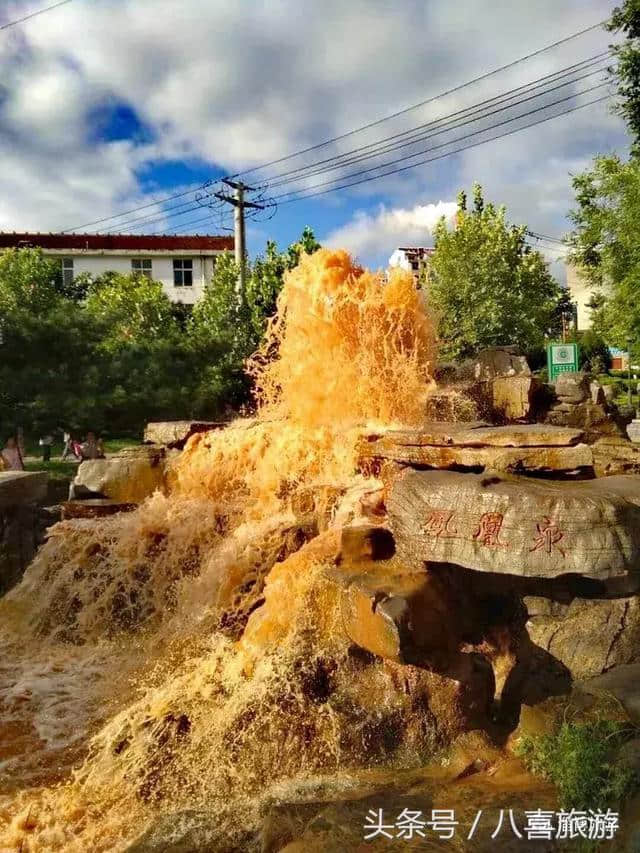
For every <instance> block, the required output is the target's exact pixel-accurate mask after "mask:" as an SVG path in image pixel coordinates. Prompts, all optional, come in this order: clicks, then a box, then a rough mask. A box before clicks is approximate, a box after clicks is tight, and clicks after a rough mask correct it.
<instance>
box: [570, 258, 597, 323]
mask: <svg viewBox="0 0 640 853" xmlns="http://www.w3.org/2000/svg"><path fill="white" fill-rule="evenodd" d="M567 288H568V289H569V292H570V293H571V299H572V300H573V302H575V304H576V306H577V327H578V329H579V331H581V332H584V331H586V330H587V329H590V328H591V322H592V318H591V309H590V308H589V302H590V301H591V296H592V293H593V285H591V284H589V281H588V280H587V278H586V276H585V275H583V273H582V272H581V270H580V268H579V267H576V266H574V265H573V264H570V263H567Z"/></svg>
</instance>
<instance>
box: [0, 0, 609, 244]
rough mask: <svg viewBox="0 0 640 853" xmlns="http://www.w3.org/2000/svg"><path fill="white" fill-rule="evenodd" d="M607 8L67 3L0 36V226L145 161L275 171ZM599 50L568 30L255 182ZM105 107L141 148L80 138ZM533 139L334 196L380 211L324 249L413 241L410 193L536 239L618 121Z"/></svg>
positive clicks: (132, 192)
mask: <svg viewBox="0 0 640 853" xmlns="http://www.w3.org/2000/svg"><path fill="white" fill-rule="evenodd" d="M613 5H614V2H613V0H565V2H563V3H562V4H558V3H557V2H556V0H538V2H536V3H534V4H522V3H513V2H510V1H509V0H458V2H456V3H454V4H452V3H450V2H448V0H431V2H430V3H424V0H401V2H397V3H389V2H388V0H351V2H349V3H344V0H325V2H323V3H317V2H316V0H269V2H267V0H256V2H254V3H251V4H249V5H247V4H246V3H242V2H240V3H239V2H233V0H208V2H207V3H203V2H201V0H181V2H178V3H176V2H175V0H92V2H91V3H81V2H74V3H69V4H67V5H65V6H62V7H59V8H58V9H55V10H53V11H51V12H49V13H47V14H43V15H40V16H38V17H36V18H33V19H32V20H30V21H28V22H26V23H25V24H22V25H20V26H17V27H14V28H11V29H10V30H6V31H4V32H3V34H2V37H1V38H0V156H2V157H3V169H2V173H1V174H0V228H9V229H12V228H19V227H30V228H42V229H50V228H51V229H58V228H66V227H70V226H73V225H76V224H78V223H79V222H83V221H88V220H91V219H98V218H100V217H102V216H108V215H109V214H111V213H113V212H115V211H118V210H122V209H126V208H128V207H133V206H135V204H136V203H138V204H139V203H142V202H143V201H144V200H145V199H144V198H143V197H142V195H143V194H142V193H141V191H140V187H139V185H138V181H137V179H136V169H137V168H138V167H139V166H140V165H141V164H142V163H144V162H145V159H149V160H151V159H153V160H154V161H155V162H162V160H163V158H164V159H168V158H189V157H198V158H202V159H204V160H205V161H206V162H208V163H210V164H212V165H213V164H216V165H218V166H219V167H221V168H222V169H224V170H226V171H237V170H238V169H241V168H247V167H248V166H250V165H255V164H259V163H261V162H264V161H268V160H272V159H277V158H279V157H282V156H283V155H286V154H288V153H289V152H290V151H293V150H298V149H301V148H303V147H305V146H307V145H311V144H313V143H315V142H317V141H318V140H321V139H326V138H329V137H332V136H335V135H337V134H340V133H342V132H344V131H346V130H349V129H351V128H353V127H356V126H358V125H360V124H364V123H366V122H368V121H371V120H374V119H377V118H379V117H380V116H383V115H387V114H389V113H392V112H394V111H396V110H397V109H399V108H402V107H404V106H406V105H408V104H412V103H416V102H419V101H421V100H423V99H424V98H426V97H428V96H430V95H433V94H435V93H437V92H441V91H444V90H447V89H450V88H451V87H453V86H455V85H456V84H459V83H462V82H464V81H465V80H468V79H470V78H472V77H475V76H477V75H478V73H481V72H482V71H486V70H489V69H491V68H495V67H496V66H498V65H501V64H502V63H506V62H509V61H511V60H513V59H515V58H516V57H517V56H519V55H522V54H524V53H525V52H527V51H530V50H534V49H536V48H538V47H540V46H541V45H545V44H548V43H549V42H550V41H553V40H554V39H556V38H559V37H561V36H562V35H564V34H568V33H571V32H574V31H576V30H578V29H580V28H582V27H584V26H586V25H587V24H589V23H591V22H595V21H598V20H600V19H603V18H605V17H607V16H608V15H609V13H610V11H611V9H612V7H613ZM36 6H37V4H35V3H34V2H33V0H29V2H25V0H14V2H12V3H10V4H9V10H8V12H7V11H6V10H5V11H4V12H3V19H4V15H6V16H7V17H19V16H20V15H21V14H26V13H27V12H30V11H33V9H34V8H36ZM609 40H610V37H609V36H608V35H607V34H606V33H603V32H600V31H598V32H595V33H592V34H590V35H587V36H584V37H583V38H581V39H578V40H576V41H574V42H570V43H567V44H566V45H564V46H562V47H561V48H558V49H557V50H555V51H550V52H548V53H545V54H543V55H541V56H539V57H537V58H536V59H535V60H532V61H531V62H530V63H525V64H523V65H519V66H516V67H514V68H513V69H511V70H509V71H508V72H505V73H504V74H502V75H500V76H499V77H495V78H491V79H490V80H486V81H484V82H482V83H479V84H477V85H476V86H474V87H473V88H472V89H469V90H463V91H461V92H457V93H453V94H451V95H450V96H448V97H447V98H443V99H441V100H440V101H438V102H436V103H433V104H430V105H427V106H425V107H424V108H422V109H421V110H417V111H414V112H411V113H409V114H407V115H405V116H402V117H399V118H398V119H397V120H395V121H394V122H393V123H390V124H385V125H382V126H379V127H375V128H372V129H371V130H369V131H367V132H365V133H362V134H359V135H358V136H356V137H349V138H347V139H344V140H341V141H340V142H338V143H337V144H336V145H335V146H333V147H330V148H327V149H321V150H319V151H317V152H311V153H309V155H307V156H306V157H303V158H301V159H300V160H298V161H295V163H292V164H291V163H288V162H287V163H284V164H280V165H277V166H274V167H273V168H272V169H271V170H270V173H271V174H274V173H277V172H280V171H284V170H285V169H288V168H291V166H292V165H296V166H297V165H300V164H302V163H307V162H311V161H313V160H315V159H321V158H323V157H327V156H329V155H331V154H334V153H340V152H344V151H347V150H349V149H351V148H354V147H358V146H362V145H366V144H367V143H368V142H371V141H372V140H375V139H378V138H379V137H380V136H383V135H385V134H390V133H398V132H400V131H402V130H404V129H406V128H408V127H411V126H412V125H415V124H418V123H420V122H424V121H427V120H430V119H432V118H436V117H438V116H441V115H444V114H445V113H447V112H450V111H453V110H456V109H460V108H463V107H465V106H468V105H469V104H471V103H475V102H477V101H480V100H482V99H483V98H485V97H488V96H490V95H493V94H496V93H497V92H499V91H503V90H506V89H508V88H510V87H512V86H517V85H520V84H523V83H526V82H528V81H530V80H532V79H534V78H535V77H537V76H540V75H542V74H546V73H549V72H551V71H553V70H556V69H558V68H561V67H563V66H565V65H567V64H568V63H570V62H572V61H576V60H579V59H583V58H584V57H585V56H589V55H591V54H593V53H596V52H597V51H598V50H601V49H602V48H603V47H604V46H606V45H607V43H608V41H609ZM105 97H109V98H113V99H115V100H123V101H126V102H127V103H129V104H130V105H131V106H132V107H133V109H134V110H135V111H136V112H137V113H138V115H139V116H140V117H141V118H142V119H143V120H144V121H145V122H146V123H147V124H148V125H149V126H150V127H151V129H152V130H153V132H154V133H155V136H156V141H155V142H154V143H152V144H150V145H147V146H145V147H144V148H141V147H139V146H138V147H137V146H135V145H133V144H129V143H122V142H110V143H109V142H105V143H101V144H95V143H93V142H92V141H91V127H90V124H89V115H90V114H91V110H92V109H93V108H95V107H96V106H97V105H99V104H100V103H102V102H103V101H104V99H105ZM543 127H544V129H541V130H540V132H539V133H536V132H535V131H533V132H532V131H528V132H526V133H525V134H521V135H516V136H513V137H510V138H509V139H508V140H502V141H501V142H499V143H491V144H490V145H487V146H483V147H481V148H478V149H474V150H472V151H469V152H465V153H464V154H462V155H460V156H459V157H457V158H455V159H453V160H442V161H438V162H436V163H433V164H432V165H430V166H425V167H422V168H419V169H416V170H415V171H411V172H407V173H404V174H402V175H395V176H393V177H388V178H385V179H384V180H381V181H378V182H374V183H371V184H364V185H363V186H361V187H358V188H356V189H354V190H352V191H351V192H350V193H349V195H350V196H351V197H355V198H357V199H358V200H359V201H360V200H361V201H362V207H363V208H366V207H367V201H368V199H369V198H370V197H371V194H372V193H376V194H377V196H376V200H377V201H378V200H379V199H380V198H384V199H385V200H386V206H385V207H384V208H380V209H378V210H377V212H376V213H373V214H372V213H370V212H369V213H367V212H366V211H365V212H364V213H363V214H362V215H361V216H360V217H357V218H355V219H354V220H353V222H351V223H348V224H347V225H346V226H343V228H341V229H338V231H337V232H335V233H334V234H332V235H331V238H332V239H333V238H334V237H335V234H337V235H338V236H340V237H341V239H343V240H344V241H350V243H351V246H352V247H353V251H356V252H358V253H359V254H361V255H365V254H367V253H370V252H371V253H377V252H378V250H379V244H377V243H376V242H375V241H374V239H372V238H370V237H369V235H370V234H371V233H373V232H375V233H377V234H378V238H379V239H380V240H381V241H385V240H388V241H389V245H390V247H391V249H392V248H393V247H394V246H395V244H396V243H397V242H398V241H399V240H400V241H401V242H408V241H409V240H410V239H413V240H417V239H419V238H420V239H421V242H422V241H423V240H424V230H425V229H426V228H427V225H426V224H425V221H426V220H424V219H421V218H420V217H421V214H420V213H419V211H421V210H423V209H425V208H429V205H426V206H425V205H423V204H422V199H423V198H424V194H423V193H422V191H421V192H420V193H418V192H416V188H417V187H419V188H423V187H424V186H428V187H429V195H428V197H429V198H438V197H440V198H452V197H454V195H455V191H456V190H457V188H458V187H459V186H462V185H468V184H469V183H470V181H471V180H473V179H478V180H480V181H482V182H483V183H484V184H485V185H486V186H487V189H488V190H489V191H490V193H491V195H492V197H494V198H496V200H497V201H504V202H506V203H507V205H508V206H509V208H510V210H511V209H512V208H513V209H514V211H515V212H516V213H517V214H518V215H520V214H521V212H524V211H527V212H528V215H527V219H528V220H529V221H530V222H531V224H532V225H533V226H535V227H537V228H538V229H540V230H542V228H543V226H545V227H549V228H550V227H552V226H554V227H557V225H558V222H559V221H560V220H561V218H562V215H561V214H562V211H564V210H566V207H567V204H568V200H569V199H570V187H569V184H568V181H567V177H566V169H567V167H568V165H570V164H576V163H578V161H580V160H581V159H582V160H584V161H586V158H587V156H588V154H590V153H595V149H596V143H595V142H594V140H596V141H597V145H598V146H600V147H602V145H606V144H607V141H608V140H609V139H610V138H611V134H614V135H617V136H616V138H617V139H621V138H622V137H621V135H620V130H619V124H615V123H613V122H611V120H610V119H608V118H607V117H606V116H605V115H604V112H603V111H598V110H597V109H595V108H594V109H593V110H591V109H590V110H585V111H584V112H583V113H576V114H574V116H572V117H570V118H569V119H558V121H557V122H556V123H554V122H551V123H549V124H548V125H544V126H543ZM462 132H463V131H462ZM439 141H440V140H439V139H436V140H433V143H431V142H430V143H429V144H437V143H438V142H439ZM578 148H580V150H578ZM400 154H402V152H400ZM400 154H398V155H391V156H400ZM368 165H370V162H365V163H364V164H363V168H366V167H367V166H368ZM338 174H340V171H337V172H335V173H331V174H330V175H329V176H328V177H335V176H336V175H338ZM326 179H327V176H319V177H316V178H312V179H310V180H309V181H307V182H306V183H307V184H309V183H311V184H312V183H316V182H319V181H322V180H326ZM343 197H344V196H343ZM320 198H321V201H318V202H317V204H319V205H322V207H323V209H329V205H330V204H334V203H335V201H336V199H335V197H334V196H332V195H327V196H321V197H320ZM538 220H539V221H538ZM277 222H278V220H274V221H273V223H274V225H273V227H274V228H276V227H277ZM153 227H154V228H155V227H157V225H154V226H153ZM551 233H556V231H552V232H551ZM402 235H404V236H402ZM412 235H413V236H412Z"/></svg>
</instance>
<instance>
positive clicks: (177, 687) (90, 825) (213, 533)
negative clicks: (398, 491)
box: [0, 249, 435, 853]
mask: <svg viewBox="0 0 640 853" xmlns="http://www.w3.org/2000/svg"><path fill="white" fill-rule="evenodd" d="M433 349H434V343H433V329H432V326H431V323H430V321H429V317H428V314H427V312H426V310H425V305H424V304H423V297H422V294H421V293H420V292H419V291H417V290H416V289H415V286H414V284H413V280H412V278H411V276H410V274H409V273H406V272H404V271H402V270H397V269H396V270H392V271H391V272H390V274H389V278H388V280H385V279H384V278H382V277H381V276H379V275H374V274H371V273H369V272H367V271H364V270H362V269H361V268H359V267H358V266H356V265H354V264H353V262H352V261H351V259H350V258H349V256H348V255H347V253H346V252H343V251H335V252H334V251H329V250H324V249H321V250H319V251H318V252H316V253H315V254H314V255H312V256H303V258H302V260H301V262H300V264H299V266H298V267H297V268H296V269H295V270H293V271H292V272H290V273H289V274H288V275H287V276H286V278H285V283H284V287H283V290H282V292H281V294H280V297H279V300H278V308H277V314H276V315H275V317H274V318H273V320H272V321H271V322H270V325H269V327H268V330H267V334H266V338H265V343H264V345H263V347H262V348H261V350H260V351H259V352H258V353H257V354H256V355H255V356H254V357H253V358H252V359H251V360H250V363H249V365H248V372H249V373H250V375H251V376H252V377H253V379H254V382H255V387H256V389H257V401H258V410H257V414H256V417H255V418H254V419H252V420H245V421H237V422H235V423H233V424H231V425H230V426H229V427H228V428H227V429H225V430H223V431H216V432H211V433H205V434H198V435H196V436H194V437H193V438H192V439H191V440H190V441H189V442H188V444H187V446H186V448H185V449H184V451H183V452H182V454H181V455H180V457H179V458H178V459H177V461H176V462H175V463H174V464H173V467H172V469H171V471H170V477H169V482H170V488H169V492H168V495H162V494H160V493H155V494H154V495H153V496H151V497H150V498H148V499H147V500H146V501H145V502H144V503H143V504H142V505H141V506H140V507H139V508H138V509H137V510H136V511H135V512H133V513H129V514H123V515H118V516H113V517H110V518H105V519H101V520H99V521H68V522H63V523H61V524H59V525H57V526H56V527H55V528H53V530H52V531H51V533H50V536H49V539H48V541H47V543H46V544H45V545H44V546H43V547H42V548H41V550H40V552H39V553H38V555H37V556H36V558H35V560H34V561H33V563H32V565H31V566H30V567H29V569H28V570H27V572H26V574H25V577H24V579H23V581H22V583H21V584H20V585H19V586H17V587H16V588H15V589H14V590H12V591H11V592H10V593H9V594H8V595H7V596H5V598H4V599H3V600H2V601H0V625H2V628H0V648H1V650H2V651H3V653H4V654H3V657H2V660H3V661H4V663H3V665H2V667H0V849H2V850H4V849H7V850H21V851H22V853H27V851H47V850H51V851H62V850H64V851H75V850H77V851H85V850H88V849H91V850H97V851H102V850H105V851H106V850H109V851H118V850H125V849H127V847H128V845H129V844H130V843H131V841H132V839H134V838H136V837H137V836H138V835H139V834H140V833H141V832H142V831H143V830H144V828H145V826H149V825H152V824H153V822H154V820H157V816H158V814H171V815H172V820H173V822H174V824H175V826H176V827H178V826H179V825H181V821H182V820H183V818H184V816H185V815H191V816H193V815H194V814H197V815H199V816H200V817H199V820H201V822H202V821H204V823H205V824H206V826H207V827H208V828H209V829H206V828H205V829H202V827H201V828H200V830H199V831H201V832H203V833H204V836H202V837H203V838H205V836H206V843H207V844H209V845H212V844H213V841H212V839H213V838H214V837H215V838H216V839H218V841H217V843H218V844H219V845H220V846H219V849H221V850H222V849H225V850H230V849H234V845H235V848H236V849H249V848H250V846H251V843H252V842H251V838H252V837H253V836H252V835H251V833H252V832H255V827H256V826H257V820H258V816H259V814H260V811H261V809H262V808H263V807H264V806H265V803H266V802H268V801H269V797H273V796H275V795H274V794H273V792H274V791H275V787H274V786H276V785H277V784H282V782H283V780H287V779H294V778H297V779H301V778H305V777H306V778H313V777H314V774H317V773H322V772H324V771H326V770H331V769H335V768H338V767H345V766H350V765H354V766H355V765H357V764H358V763H360V764H362V762H363V760H364V759H363V757H366V758H367V760H369V761H372V760H375V758H376V757H380V758H382V757H384V756H385V755H387V753H388V751H389V744H388V743H387V742H386V740H385V738H386V737H387V735H386V734H385V732H388V731H389V723H390V721H391V723H392V724H393V725H397V726H398V727H403V728H402V730H403V739H402V749H403V750H405V753H406V754H404V755H403V757H402V761H404V762H407V761H410V760H412V758H411V755H409V754H408V753H411V751H412V749H413V748H415V753H416V755H417V753H418V752H419V751H420V750H421V749H424V745H425V744H424V739H425V734H424V729H423V728H420V726H417V725H416V730H415V731H413V730H412V728H411V725H412V724H411V722H410V720H411V719H412V717H411V711H412V708H411V706H410V704H411V701H414V700H413V699H411V700H409V698H407V695H406V694H405V693H403V692H402V691H399V690H397V683H398V679H399V676H398V673H397V672H396V671H395V670H394V667H393V665H386V666H368V667H364V666H363V665H362V662H361V661H359V660H358V658H357V657H354V656H353V655H352V653H351V651H350V648H349V644H348V643H347V642H346V640H345V638H344V635H343V633H342V631H341V630H340V627H339V625H338V624H337V620H338V617H337V615H336V614H337V613H338V612H339V608H338V606H337V602H336V600H335V599H336V592H335V590H334V589H333V587H332V586H331V584H330V583H329V582H328V581H327V578H326V575H325V573H324V572H323V567H326V566H327V565H330V564H331V563H332V561H334V560H335V556H336V553H337V550H338V541H339V532H338V530H337V524H336V523H333V524H332V523H331V518H334V519H336V518H340V517H343V516H345V515H347V516H348V515H349V514H351V515H352V514H353V513H352V512H351V509H350V508H351V507H353V506H355V505H357V497H358V496H359V495H361V494H362V493H363V491H364V490H366V489H371V488H372V487H374V486H375V485H376V484H375V483H373V484H372V483H367V482H366V481H365V480H364V478H363V477H362V476H361V475H357V474H356V465H355V462H356V451H355V448H356V443H357V440H358V438H359V436H360V435H361V434H362V432H363V431H364V430H365V429H371V428H372V427H374V428H380V427H384V426H390V425H411V424H415V423H418V422H419V421H420V420H421V419H422V417H423V416H424V407H425V402H426V398H427V396H428V394H429V391H430V390H431V388H432V385H433V383H432V381H431V379H430V374H429V363H430V359H431V358H432V356H433ZM309 495H311V496H312V500H311V506H310V507H309V505H308V504H309V501H308V497H309ZM321 495H324V498H323V500H324V503H323V504H322V507H320V503H321V501H320V503H319V496H321ZM305 501H306V503H305ZM340 501H342V503H341V504H340ZM301 506H304V507H306V509H305V510H304V512H302V511H301V509H300V507H301ZM320 516H324V517H325V520H324V522H322V523H321V522H320ZM327 518H328V519H329V521H328V522H327ZM327 523H328V524H329V526H328V529H325V528H326V527H327ZM404 677H405V678H406V675H405V676H404ZM434 677H435V676H434ZM363 697H365V698H366V701H364V700H363ZM370 709H373V710H370ZM414 716H415V715H414ZM395 760H400V756H399V755H397V754H396V755H395ZM74 766H75V768H76V769H73V767H74ZM2 780H8V781H2ZM56 783H60V784H56ZM203 816H204V817H203ZM184 819H187V818H184ZM189 819H191V818H189ZM209 830H210V834H209V835H208V834H207V832H209ZM176 831H177V830H176ZM220 839H223V841H220ZM203 844H204V842H203ZM203 849H205V847H204V846H203ZM206 849H214V847H213V846H209V847H206ZM215 849H218V847H216V848H215Z"/></svg>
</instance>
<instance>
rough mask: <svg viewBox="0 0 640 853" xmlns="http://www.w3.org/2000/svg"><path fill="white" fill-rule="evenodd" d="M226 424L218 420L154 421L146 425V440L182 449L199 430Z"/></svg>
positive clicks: (207, 430)
mask: <svg viewBox="0 0 640 853" xmlns="http://www.w3.org/2000/svg"><path fill="white" fill-rule="evenodd" d="M224 426H226V424H223V423H219V422H218V421H152V422H150V423H148V424H147V425H146V427H145V430H144V442H145V444H163V445H165V446H166V447H173V448H177V449H178V450H181V449H182V448H183V447H184V445H185V444H186V443H187V440H188V439H189V438H191V436H192V435H195V434H196V433H197V432H209V430H212V429H222V427H224Z"/></svg>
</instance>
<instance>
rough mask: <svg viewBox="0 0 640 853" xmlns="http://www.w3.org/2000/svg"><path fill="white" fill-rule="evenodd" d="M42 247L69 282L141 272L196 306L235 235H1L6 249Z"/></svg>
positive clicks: (175, 297) (174, 296) (172, 297)
mask: <svg viewBox="0 0 640 853" xmlns="http://www.w3.org/2000/svg"><path fill="white" fill-rule="evenodd" d="M23 247H39V248H41V249H42V251H43V252H44V254H45V255H46V256H48V257H51V258H57V259H59V260H60V264H61V266H62V275H63V278H64V279H65V280H67V281H73V279H74V278H75V276H77V275H80V273H89V274H90V275H92V276H94V277H95V276H99V275H102V274H103V273H105V272H111V271H113V272H118V273H125V274H126V273H132V272H137V273H140V274H141V275H144V276H147V278H149V279H155V280H156V281H159V282H161V283H162V286H163V288H164V291H165V293H166V294H167V296H168V297H169V299H170V300H171V301H172V302H183V303H184V304H185V305H193V304H194V302H197V301H198V299H199V298H200V297H201V296H202V294H203V292H204V287H205V284H206V283H207V282H209V281H211V277H212V275H213V268H214V265H215V262H216V257H217V256H218V255H219V254H220V253H221V252H223V251H225V250H229V251H233V248H234V240H233V237H217V236H200V235H199V234H195V235H151V234H149V235H146V234H37V233H34V234H29V233H21V234H18V233H15V232H14V233H12V234H8V233H3V232H0V251H2V249H10V248H23Z"/></svg>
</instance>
